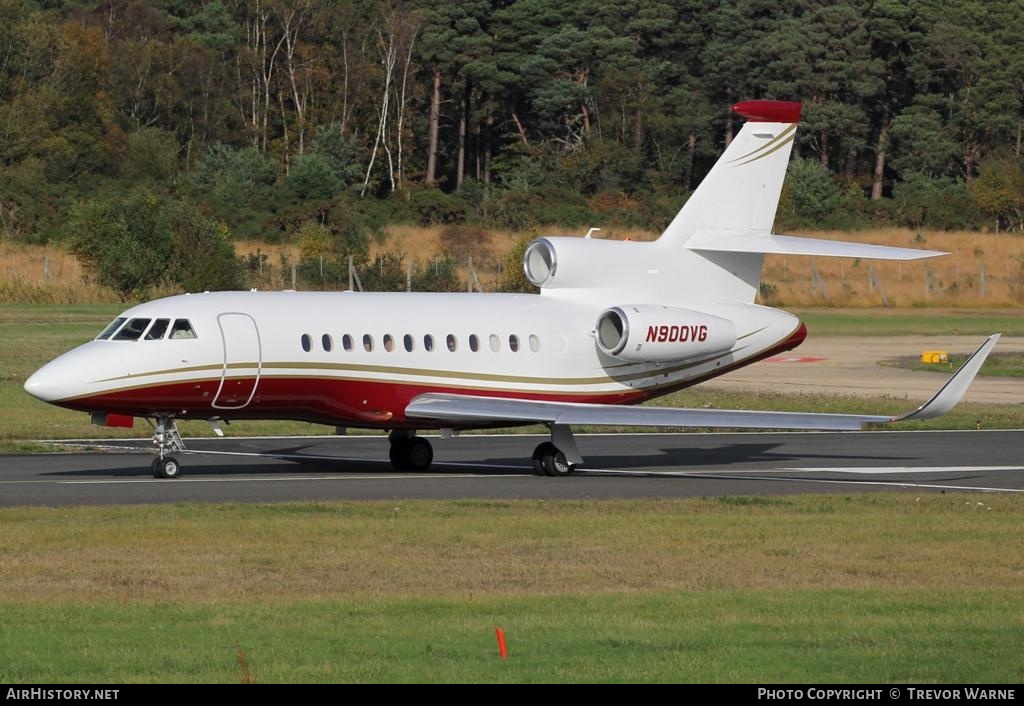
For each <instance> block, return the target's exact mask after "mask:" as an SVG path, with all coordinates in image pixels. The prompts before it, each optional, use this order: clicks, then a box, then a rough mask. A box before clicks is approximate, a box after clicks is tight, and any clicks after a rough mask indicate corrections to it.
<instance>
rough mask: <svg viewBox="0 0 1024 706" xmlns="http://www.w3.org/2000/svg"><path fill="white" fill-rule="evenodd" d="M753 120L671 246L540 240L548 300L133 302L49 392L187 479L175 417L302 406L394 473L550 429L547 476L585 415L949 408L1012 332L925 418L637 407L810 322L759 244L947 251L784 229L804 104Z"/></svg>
mask: <svg viewBox="0 0 1024 706" xmlns="http://www.w3.org/2000/svg"><path fill="white" fill-rule="evenodd" d="M733 110H734V111H735V112H736V113H737V114H739V115H741V116H743V117H745V118H746V119H747V122H746V123H745V124H744V126H743V128H742V129H741V130H740V132H739V134H738V135H737V136H736V139H734V140H733V141H732V143H731V144H730V145H729V146H728V147H727V149H726V150H725V153H724V154H723V155H722V157H721V158H720V159H719V160H718V162H717V163H716V164H715V165H714V167H713V168H712V170H711V172H710V173H709V174H708V175H707V177H706V178H705V179H704V181H703V182H702V183H701V185H700V187H699V188H698V189H697V190H696V191H694V192H693V194H692V196H690V198H689V200H688V201H687V202H686V204H685V205H684V206H683V208H682V210H681V211H680V212H679V214H678V215H677V216H676V217H675V219H674V220H673V221H672V223H671V224H670V225H669V226H668V229H667V230H665V232H664V233H663V234H662V235H661V237H660V238H658V240H656V241H654V242H650V243H645V242H630V241H609V240H599V239H594V238H590V237H587V238H578V237H541V238H538V239H537V240H536V241H534V242H533V243H532V244H531V245H530V246H529V248H528V249H527V251H526V254H525V258H524V259H525V261H524V263H523V265H524V268H525V272H526V276H527V277H528V278H529V280H530V281H531V282H532V283H533V284H535V285H537V286H538V287H540V290H541V291H540V294H428V293H401V294H392V293H361V292H340V293H327V292H290V291H289V292H256V291H252V292H215V293H204V294H192V295H183V296H175V297H169V298H166V299H159V300H156V301H152V302H147V303H145V304H140V305H138V306H134V307H132V308H130V309H128V310H127V311H125V312H124V313H123V314H121V315H120V316H118V317H117V318H116V319H115V320H114V321H113V322H111V323H110V325H109V326H107V327H106V328H105V329H103V331H102V332H101V333H100V334H99V336H97V337H96V339H95V340H93V341H90V342H89V343H86V344H84V345H82V346H79V347H78V348H75V349H74V350H72V351H70V352H68V353H65V354H64V355H62V356H60V357H59V358H57V359H56V360H54V361H52V362H50V363H48V364H47V365H45V366H43V367H42V368H40V369H39V370H38V371H37V372H36V373H35V374H34V375H32V377H30V378H29V379H28V381H27V382H26V383H25V389H26V390H27V391H28V392H29V393H30V394H32V395H34V396H35V397H37V398H39V399H41V400H44V401H46V402H50V403H52V404H56V405H60V406H61V407H67V408H70V409H76V410H83V411H86V412H89V413H91V414H92V419H93V422H94V423H98V424H104V425H111V426H130V425H131V424H132V422H133V420H134V418H135V417H145V418H149V419H152V420H153V422H154V426H155V435H154V439H155V443H156V447H157V451H158V454H159V455H158V458H156V459H154V461H153V466H152V470H153V474H154V475H155V476H157V477H163V478H173V477H176V476H177V475H178V474H179V472H180V464H179V462H178V460H177V459H176V458H175V457H174V455H173V454H174V453H177V452H183V451H185V448H184V444H183V443H182V441H181V437H180V435H179V434H178V432H177V428H176V426H175V420H177V419H205V420H209V421H211V422H213V423H217V422H219V421H221V420H227V421H230V420H236V419H294V420H304V421H308V422H315V423H322V424H328V425H334V426H338V427H349V426H352V427H368V428H375V429H383V430H388V431H389V432H390V441H391V453H390V458H391V462H392V464H393V465H394V466H395V468H398V469H403V470H423V469H426V468H427V467H429V466H430V464H431V462H432V460H433V450H432V448H431V446H430V443H429V442H428V441H427V440H426V439H424V438H422V437H419V436H416V430H420V429H441V430H442V432H443V433H444V432H451V431H458V430H462V429H471V428H485V427H499V426H512V425H521V424H530V423H538V422H539V423H543V424H546V425H547V426H548V427H549V428H550V430H551V439H550V441H545V442H544V443H542V444H540V445H539V446H538V447H537V449H536V451H535V452H534V454H533V463H534V468H535V470H536V472H537V473H538V474H545V475H550V476H563V475H568V474H571V473H572V472H573V470H574V469H575V468H576V466H577V465H578V464H580V463H581V462H582V461H583V459H582V458H581V456H580V452H579V450H578V448H577V445H576V441H575V439H574V437H573V433H572V426H573V425H579V424H586V425H636V426H652V427H719V428H761V429H860V428H861V426H862V425H863V424H864V423H866V422H890V421H892V422H895V421H900V420H905V419H924V418H929V417H935V416H938V415H940V414H943V413H944V412H946V411H947V410H949V409H950V408H951V407H952V406H953V405H955V404H956V403H957V402H958V401H959V400H960V398H961V397H962V396H963V393H964V392H965V391H966V389H967V386H968V385H969V384H970V382H971V380H973V378H974V376H975V374H976V373H977V371H978V369H979V368H980V367H981V364H982V362H984V359H985V357H986V356H987V355H988V353H989V351H991V350H992V347H993V346H994V345H995V342H996V339H997V338H998V334H997V335H994V336H992V337H990V338H989V339H988V340H987V341H986V342H985V343H984V344H983V345H982V346H981V347H980V348H979V349H978V351H977V352H976V353H975V354H974V356H972V357H971V358H970V360H969V361H968V362H966V363H965V364H964V365H963V366H962V367H961V369H960V370H959V371H957V373H956V374H955V375H954V377H953V378H952V379H951V380H950V381H949V382H948V383H947V384H946V385H945V386H944V387H943V388H942V389H941V390H940V391H939V392H938V393H936V395H935V396H934V397H933V398H932V399H931V400H929V401H928V402H927V403H925V404H924V405H922V406H921V407H920V408H918V409H917V410H916V411H914V412H911V413H909V414H906V415H904V416H902V417H897V418H890V417H880V416H870V415H857V414H809V413H808V414H805V413H785V412H762V411H739V410H717V409H673V408H659V407H650V406H631V405H635V404H636V403H639V402H643V401H645V400H649V399H651V398H654V397H658V396H659V395H664V394H666V393H669V392H672V391H674V390H678V389H680V388H683V387H687V386H690V385H694V384H696V383H699V382H701V381H703V380H707V379H709V378H712V377H715V376H718V375H722V374H723V373H726V372H728V371H730V370H734V369H736V368H739V367H741V366H744V365H749V364H750V363H753V362H755V361H758V360H762V359H764V358H767V357H769V356H772V355H775V354H777V353H779V352H781V351H787V350H790V349H792V348H794V347H796V346H797V345H799V344H800V342H801V341H803V340H804V337H805V335H806V329H805V327H804V325H803V324H801V323H800V321H799V320H798V319H797V318H796V317H795V316H793V315H792V314H789V313H787V312H784V311H780V310H778V309H772V308H768V307H764V306H759V305H757V304H754V296H755V294H756V293H757V291H758V284H759V280H760V275H761V264H762V261H763V259H764V255H765V253H778V254H790V255H812V256H840V257H856V258H878V259H890V260H914V259H918V258H925V257H932V256H935V255H941V254H944V253H938V252H933V251H923V250H909V249H903V248H891V247H882V246H877V245H866V244H861V243H848V242H836V241H830V240H818V239H812V238H794V237H786V236H781V235H774V234H772V232H771V230H772V223H773V221H774V218H775V210H776V207H777V205H778V201H779V193H780V191H781V189H782V182H783V179H784V177H785V173H786V165H787V163H788V161H789V155H790V150H791V149H792V145H793V139H794V136H795V134H796V128H797V122H798V121H799V118H800V104H799V103H790V102H781V101H747V102H743V103H738V104H736V105H735V106H733Z"/></svg>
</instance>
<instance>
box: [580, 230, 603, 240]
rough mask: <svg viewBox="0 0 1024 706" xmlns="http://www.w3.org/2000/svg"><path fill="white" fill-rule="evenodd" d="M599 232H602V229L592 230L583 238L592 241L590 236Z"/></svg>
mask: <svg viewBox="0 0 1024 706" xmlns="http://www.w3.org/2000/svg"><path fill="white" fill-rule="evenodd" d="M599 230H601V229H600V228H591V229H590V230H588V231H587V234H586V235H584V236H583V237H584V238H586V239H587V240H590V236H591V235H593V234H594V233H596V232H597V231H599Z"/></svg>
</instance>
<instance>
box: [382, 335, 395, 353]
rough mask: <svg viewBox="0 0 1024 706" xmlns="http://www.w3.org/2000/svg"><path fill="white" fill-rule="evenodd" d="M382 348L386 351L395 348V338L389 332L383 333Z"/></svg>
mask: <svg viewBox="0 0 1024 706" xmlns="http://www.w3.org/2000/svg"><path fill="white" fill-rule="evenodd" d="M384 350H386V351H387V352H388V353H390V352H392V351H393V350H395V339H394V338H392V337H391V334H390V333H386V334H384Z"/></svg>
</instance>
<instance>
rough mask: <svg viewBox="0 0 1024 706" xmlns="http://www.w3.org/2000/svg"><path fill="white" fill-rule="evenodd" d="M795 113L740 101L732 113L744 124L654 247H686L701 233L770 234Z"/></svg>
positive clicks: (791, 108) (780, 105)
mask: <svg viewBox="0 0 1024 706" xmlns="http://www.w3.org/2000/svg"><path fill="white" fill-rule="evenodd" d="M800 107H801V106H800V104H799V103H792V102H788V101H744V102H742V103H737V104H736V105H734V106H733V107H732V109H733V112H735V113H737V114H739V115H742V116H743V117H745V118H747V122H746V124H744V125H743V127H742V129H741V130H740V132H739V134H738V135H736V138H735V139H734V140H733V141H732V142H731V143H730V144H729V146H728V147H727V148H726V150H725V153H724V154H723V155H722V156H721V157H720V158H719V159H718V161H717V162H716V163H715V166H714V167H712V168H711V171H710V172H708V175H707V176H706V177H704V181H702V182H701V183H700V186H698V187H697V189H696V190H695V191H694V192H693V194H691V196H690V198H689V199H688V200H687V202H686V204H685V205H684V206H683V208H682V210H681V211H679V213H678V214H677V215H676V217H675V218H674V219H673V220H672V223H670V224H669V226H668V228H667V229H666V230H665V232H664V233H662V235H661V238H659V241H664V242H665V243H670V244H673V245H687V244H689V243H690V241H691V240H692V239H693V237H694V235H696V234H698V233H701V232H702V231H704V232H707V233H709V232H715V233H716V234H722V235H724V234H725V233H729V234H732V235H739V234H742V235H747V234H750V233H751V231H753V232H755V233H762V232H763V233H764V234H766V235H767V234H770V233H771V231H772V223H773V222H774V220H775V210H776V208H778V205H779V194H781V193H782V182H783V180H784V179H785V177H786V166H787V165H788V164H789V153H790V151H791V150H792V149H793V138H794V137H795V136H796V126H797V123H798V122H799V121H800ZM698 237H700V236H698Z"/></svg>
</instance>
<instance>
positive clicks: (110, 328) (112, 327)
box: [96, 316, 128, 341]
mask: <svg viewBox="0 0 1024 706" xmlns="http://www.w3.org/2000/svg"><path fill="white" fill-rule="evenodd" d="M127 320H128V319H127V318H125V317H124V316H118V317H117V318H116V319H114V320H113V321H111V322H110V323H109V324H107V327H106V328H105V329H103V330H102V331H100V335H99V336H97V337H96V340H97V341H105V340H107V339H108V338H110V335H111V334H112V333H114V331H116V330H118V329H119V328H121V324H123V323H124V322H125V321H127Z"/></svg>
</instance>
